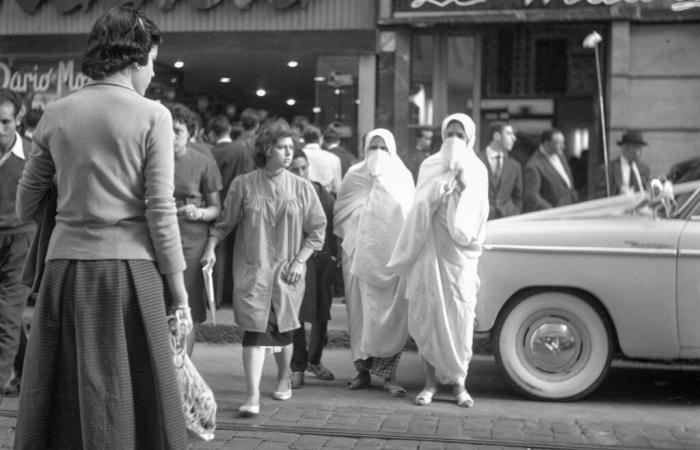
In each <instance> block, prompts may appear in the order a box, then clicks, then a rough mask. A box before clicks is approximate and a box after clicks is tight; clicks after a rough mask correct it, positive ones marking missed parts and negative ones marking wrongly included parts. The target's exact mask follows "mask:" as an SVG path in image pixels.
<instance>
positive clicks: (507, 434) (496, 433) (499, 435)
mask: <svg viewBox="0 0 700 450" xmlns="http://www.w3.org/2000/svg"><path fill="white" fill-rule="evenodd" d="M492 434H493V437H494V438H496V439H520V440H524V439H525V438H526V436H525V433H524V432H523V431H522V430H517V429H514V428H494V429H493V431H492Z"/></svg>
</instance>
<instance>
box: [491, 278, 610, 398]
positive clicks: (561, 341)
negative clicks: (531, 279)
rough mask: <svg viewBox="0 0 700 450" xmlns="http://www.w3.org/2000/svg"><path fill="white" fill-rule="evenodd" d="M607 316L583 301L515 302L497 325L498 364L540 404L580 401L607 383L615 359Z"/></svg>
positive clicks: (541, 298) (565, 296)
mask: <svg viewBox="0 0 700 450" xmlns="http://www.w3.org/2000/svg"><path fill="white" fill-rule="evenodd" d="M610 330H611V327H610V326H609V322H608V319H607V317H606V316H604V315H603V314H601V313H599V311H598V310H597V309H596V308H595V307H593V306H592V305H591V304H590V303H588V302H587V301H586V300H584V299H583V298H582V297H580V296H577V295H575V294H571V293H567V292H554V291H550V292H539V293H536V294H533V295H530V296H528V297H525V298H523V299H521V300H519V301H517V302H514V303H512V304H511V305H510V306H509V307H508V308H507V309H506V310H505V311H504V312H503V313H502V314H501V316H500V317H499V320H498V321H497V323H496V327H495V334H494V337H495V348H496V352H495V353H496V361H497V363H498V365H499V366H500V367H501V369H502V370H503V371H504V372H505V373H506V375H507V376H508V378H509V380H510V381H511V382H512V384H513V385H514V386H515V388H516V389H517V390H518V391H520V392H521V393H522V394H524V395H526V396H528V397H531V398H534V399H538V400H559V401H568V400H578V399H581V398H583V397H585V396H586V395H588V394H590V393H591V392H593V390H594V389H595V388H596V387H598V385H599V384H600V383H601V382H602V381H603V379H604V378H605V375H606V373H607V371H608V369H609V367H610V360H611V358H612V338H611V332H610Z"/></svg>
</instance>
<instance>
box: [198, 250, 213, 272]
mask: <svg viewBox="0 0 700 450" xmlns="http://www.w3.org/2000/svg"><path fill="white" fill-rule="evenodd" d="M214 263H216V253H215V252H214V247H212V246H209V245H207V246H206V247H204V253H202V257H201V258H200V259H199V264H201V265H202V267H206V266H208V265H210V264H211V265H212V266H213V265H214Z"/></svg>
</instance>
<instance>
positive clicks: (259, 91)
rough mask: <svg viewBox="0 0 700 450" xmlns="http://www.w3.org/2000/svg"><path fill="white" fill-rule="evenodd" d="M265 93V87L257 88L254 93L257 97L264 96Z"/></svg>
mask: <svg viewBox="0 0 700 450" xmlns="http://www.w3.org/2000/svg"><path fill="white" fill-rule="evenodd" d="M265 94H267V92H266V91H265V89H258V90H257V91H255V95H257V96H258V97H265Z"/></svg>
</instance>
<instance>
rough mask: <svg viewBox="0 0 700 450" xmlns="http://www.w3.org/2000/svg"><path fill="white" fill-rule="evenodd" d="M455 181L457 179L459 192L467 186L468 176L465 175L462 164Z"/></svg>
mask: <svg viewBox="0 0 700 450" xmlns="http://www.w3.org/2000/svg"><path fill="white" fill-rule="evenodd" d="M455 181H457V189H458V190H459V192H462V191H464V190H465V189H466V188H467V178H466V176H465V175H464V168H463V167H461V166H460V167H459V168H458V169H457V174H456V175H455Z"/></svg>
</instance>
